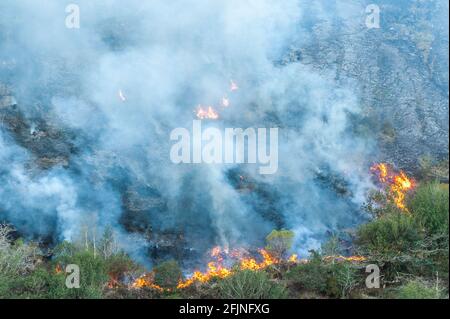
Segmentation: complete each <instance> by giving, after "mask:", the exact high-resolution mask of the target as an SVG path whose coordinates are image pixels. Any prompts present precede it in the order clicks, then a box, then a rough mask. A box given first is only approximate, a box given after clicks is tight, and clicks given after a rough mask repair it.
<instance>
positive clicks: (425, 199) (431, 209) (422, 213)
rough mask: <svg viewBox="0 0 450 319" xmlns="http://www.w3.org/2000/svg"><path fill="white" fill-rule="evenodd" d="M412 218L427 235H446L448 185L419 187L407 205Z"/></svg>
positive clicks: (436, 184)
mask: <svg viewBox="0 0 450 319" xmlns="http://www.w3.org/2000/svg"><path fill="white" fill-rule="evenodd" d="M408 207H409V208H410V211H411V214H412V216H413V218H414V219H415V220H416V221H417V222H418V223H419V224H420V226H421V227H422V228H424V229H425V230H426V232H427V234H428V235H434V234H445V233H447V234H448V225H449V224H448V223H449V193H448V185H447V186H443V185H441V184H438V183H429V184H424V185H420V186H419V187H418V188H417V190H416V192H415V194H414V196H413V197H412V198H411V200H410V201H409V203H408Z"/></svg>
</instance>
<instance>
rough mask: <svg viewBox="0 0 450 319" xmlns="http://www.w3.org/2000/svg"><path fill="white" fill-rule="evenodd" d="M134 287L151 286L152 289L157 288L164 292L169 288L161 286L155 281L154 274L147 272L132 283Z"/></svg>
mask: <svg viewBox="0 0 450 319" xmlns="http://www.w3.org/2000/svg"><path fill="white" fill-rule="evenodd" d="M131 287H132V288H135V289H140V288H151V289H155V290H158V291H160V292H163V291H164V290H168V289H164V288H162V287H161V286H158V285H157V284H155V283H154V282H153V274H152V273H150V274H145V275H143V276H141V277H139V278H138V279H136V280H135V281H134V282H133V284H132V285H131Z"/></svg>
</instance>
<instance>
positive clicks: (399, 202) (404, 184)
mask: <svg viewBox="0 0 450 319" xmlns="http://www.w3.org/2000/svg"><path fill="white" fill-rule="evenodd" d="M370 170H371V171H372V172H374V173H375V174H376V175H377V176H378V180H379V181H380V183H382V184H384V185H386V186H387V191H388V197H389V198H390V200H392V201H393V202H394V203H395V205H396V206H397V207H398V208H400V209H401V210H402V211H404V212H409V211H408V208H407V207H406V204H405V198H406V194H407V193H408V192H409V191H411V190H412V189H414V187H415V182H414V180H412V179H410V178H409V177H408V176H407V175H406V174H405V172H403V171H400V172H399V173H395V172H394V171H393V169H392V168H391V167H390V166H389V165H388V164H386V163H378V164H375V165H373V166H372V167H371V168H370Z"/></svg>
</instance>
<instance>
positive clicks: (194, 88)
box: [0, 0, 369, 260]
mask: <svg viewBox="0 0 450 319" xmlns="http://www.w3.org/2000/svg"><path fill="white" fill-rule="evenodd" d="M75 2H76V4H78V5H79V7H80V14H81V15H80V18H81V19H80V29H68V28H66V27H65V18H66V15H67V14H66V13H65V7H66V5H67V3H64V2H63V1H50V0H47V1H39V2H37V1H32V0H29V1H27V0H19V1H8V2H7V3H5V2H3V1H2V3H1V4H0V27H1V29H0V34H1V36H0V60H3V61H7V62H8V63H10V64H11V65H12V67H11V68H10V69H7V68H4V69H2V72H3V73H0V81H1V82H4V83H7V84H8V85H9V86H10V88H11V90H12V92H13V94H14V96H15V98H16V100H17V108H18V112H17V114H20V116H21V121H23V122H24V123H25V124H23V126H24V127H26V128H27V129H28V128H30V132H29V134H30V137H29V138H28V140H29V139H34V140H35V141H36V143H41V142H42V141H43V140H44V141H45V139H46V138H48V136H46V135H45V134H47V135H48V134H49V133H48V131H49V130H52V131H56V133H54V135H55V136H56V137H55V138H54V139H53V140H52V141H53V142H52V143H53V146H52V147H54V148H55V150H54V152H53V153H54V154H51V155H53V157H54V158H57V159H58V158H63V159H64V160H61V161H58V160H57V161H55V163H53V164H52V165H48V166H46V167H44V168H42V167H40V166H39V165H37V164H36V163H39V160H42V157H44V156H42V152H44V153H45V152H46V151H48V148H45V149H44V150H39V149H37V150H36V149H34V150H30V147H29V145H30V144H29V143H28V144H27V142H26V141H25V142H24V141H23V138H22V140H21V137H20V135H19V136H17V134H16V135H14V132H16V133H17V130H16V131H14V130H11V129H9V130H8V129H7V128H5V126H2V128H1V136H0V163H1V164H0V165H1V170H0V172H1V173H0V182H1V185H2V186H1V188H0V219H3V220H5V221H8V222H11V223H12V224H14V225H15V226H16V227H17V228H18V230H19V231H21V232H22V233H23V234H26V235H29V236H35V237H36V236H38V237H51V238H52V240H54V241H59V240H64V239H65V240H76V239H77V237H79V236H80V233H81V232H82V229H83V227H86V225H87V226H88V227H94V228H96V229H98V231H101V230H102V229H104V228H105V227H108V226H111V227H113V228H114V229H115V231H116V233H117V234H118V236H119V243H120V244H121V245H122V247H123V248H125V249H126V250H127V251H129V252H132V253H133V254H134V256H137V257H136V258H138V256H139V258H141V259H140V260H151V259H152V258H153V257H154V258H157V257H159V253H161V254H163V252H164V253H165V252H167V255H168V256H171V257H175V258H180V259H189V258H195V257H196V256H201V254H202V253H203V252H204V251H205V250H207V249H208V248H211V247H212V246H214V245H229V246H231V247H236V246H246V247H258V246H260V245H262V244H263V240H264V237H265V235H267V233H268V232H270V230H271V229H274V228H281V227H284V228H288V229H293V230H294V231H295V232H296V247H295V249H296V250H297V251H298V252H300V253H306V252H307V250H308V249H311V248H317V247H318V246H319V245H320V242H321V241H322V240H323V239H324V238H325V237H326V236H327V235H329V234H330V233H331V232H335V231H339V230H342V229H345V228H347V227H352V226H354V225H356V224H358V223H359V222H360V221H361V220H362V218H363V216H362V214H361V210H360V205H361V204H362V202H363V200H364V192H365V189H366V187H367V185H368V184H369V183H368V181H367V179H368V176H367V165H368V163H367V156H366V155H367V154H368V153H367V149H368V145H369V144H368V142H367V141H363V140H360V139H358V138H356V137H355V136H354V134H353V133H352V130H351V127H350V122H349V115H352V114H353V115H355V114H357V113H358V112H359V107H358V102H357V99H356V97H355V92H353V91H352V90H351V87H352V83H349V84H348V85H347V86H342V85H338V84H337V83H336V81H335V79H334V74H333V73H332V72H330V74H329V75H327V74H326V73H324V72H322V73H321V74H320V75H319V74H317V73H316V72H315V71H314V70H312V69H311V68H310V67H308V66H307V65H303V64H301V63H291V64H286V63H283V62H282V61H283V58H284V57H285V55H286V54H287V52H288V51H289V48H290V46H291V44H292V43H294V42H295V43H301V42H302V41H305V42H306V41H310V40H311V39H309V38H308V33H307V31H305V28H303V27H302V23H301V22H302V21H307V20H308V19H311V17H309V14H311V12H315V13H317V15H319V14H322V13H323V12H322V11H324V10H325V9H324V8H323V7H321V6H320V5H317V7H314V8H313V9H311V8H310V11H308V13H305V12H304V10H303V8H302V5H301V3H299V2H298V1H294V0H286V1H275V0H274V1H270V0H255V1H238V0H228V1H208V2H206V1H188V0H185V1H182V0H176V1H170V2H169V1H157V0H154V1H137V0H136V1H126V2H124V1H113V0H109V1H106V0H97V1H90V0H79V1H75ZM344 9H345V8H344ZM344 9H343V11H345V10H344ZM359 9H360V8H358V10H359ZM311 10H312V11H311ZM345 12H347V11H345ZM357 12H359V11H357ZM362 19H363V16H361V19H360V20H361V21H362ZM230 80H234V81H236V83H238V85H239V91H237V92H236V93H235V94H233V95H232V96H231V94H230V100H231V105H230V107H229V108H227V109H226V110H224V111H223V112H222V114H221V119H220V120H219V121H217V122H205V123H204V125H205V126H208V125H213V126H217V127H222V128H224V127H242V128H247V127H254V128H257V127H267V128H269V127H279V130H280V137H279V143H280V148H279V169H278V172H277V174H275V175H272V176H261V175H259V174H258V171H257V169H256V167H254V166H252V165H235V166H232V165H206V164H201V165H187V164H185V165H174V164H172V162H171V161H170V159H169V152H170V147H171V145H172V142H171V141H170V139H169V136H170V131H171V130H172V129H174V128H177V127H186V128H190V127H192V120H193V110H194V108H195V107H196V106H197V105H198V104H204V105H208V104H214V103H216V102H217V101H220V100H221V99H222V97H223V95H224V94H225V93H229V84H230ZM119 92H122V95H123V97H125V98H126V100H125V101H123V100H122V99H121V98H119ZM43 123H45V124H43ZM40 133H42V134H43V135H42V137H41V135H39V134H40ZM49 157H52V156H49ZM240 176H241V177H240ZM241 178H242V179H243V180H241ZM167 242H171V243H169V244H167V245H165V243H167ZM172 246H176V247H175V248H173V247H172ZM152 247H153V248H154V249H152ZM171 247H172V248H171ZM164 249H166V250H167V251H165V250H164Z"/></svg>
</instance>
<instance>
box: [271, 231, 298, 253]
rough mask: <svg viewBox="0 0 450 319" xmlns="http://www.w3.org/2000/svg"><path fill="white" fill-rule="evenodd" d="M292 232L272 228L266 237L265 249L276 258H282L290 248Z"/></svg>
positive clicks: (292, 237)
mask: <svg viewBox="0 0 450 319" xmlns="http://www.w3.org/2000/svg"><path fill="white" fill-rule="evenodd" d="M293 239H294V232H292V231H290V230H284V229H282V230H272V232H271V233H270V234H269V235H268V236H267V237H266V242H267V246H266V250H267V251H268V252H269V253H270V254H271V255H272V256H274V257H276V258H279V259H280V258H282V257H283V256H284V255H285V254H286V253H287V251H288V250H289V249H291V246H292V242H293Z"/></svg>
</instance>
